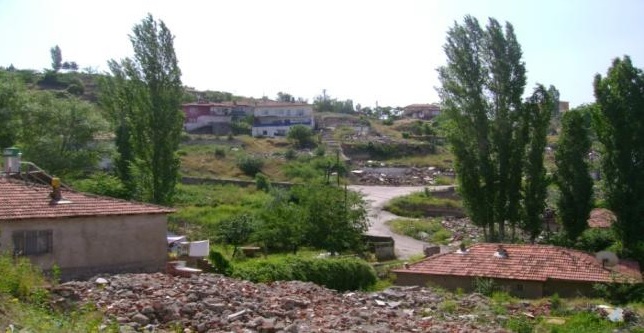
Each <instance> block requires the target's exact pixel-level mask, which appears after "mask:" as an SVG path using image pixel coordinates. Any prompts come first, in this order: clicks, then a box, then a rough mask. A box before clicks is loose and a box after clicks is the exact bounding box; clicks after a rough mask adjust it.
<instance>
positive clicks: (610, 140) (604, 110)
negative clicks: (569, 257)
mask: <svg viewBox="0 0 644 333" xmlns="http://www.w3.org/2000/svg"><path fill="white" fill-rule="evenodd" d="M594 88H595V98H596V103H597V107H598V109H599V112H597V113H596V114H595V117H594V122H593V123H594V124H593V125H594V127H595V132H596V134H597V138H598V139H599V141H600V142H601V143H602V145H603V150H602V151H601V164H602V171H603V175H604V177H603V179H604V190H605V194H606V201H607V203H608V206H609V207H610V209H611V210H613V211H614V212H615V215H616V216H617V221H616V223H615V225H614V226H615V228H616V230H617V233H618V235H619V236H620V238H621V241H622V244H623V246H624V249H625V250H626V252H627V253H629V254H632V255H635V256H636V257H637V258H638V259H639V260H640V261H644V241H642V237H641V233H642V230H644V74H643V73H642V70H641V69H639V68H636V67H634V66H633V64H632V62H631V59H630V58H629V57H628V56H624V58H622V59H620V58H617V59H615V60H614V61H613V64H612V66H611V67H610V68H609V69H608V73H607V74H606V76H605V77H602V76H601V75H599V74H597V76H595V82H594Z"/></svg>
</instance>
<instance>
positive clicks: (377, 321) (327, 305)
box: [52, 273, 506, 333]
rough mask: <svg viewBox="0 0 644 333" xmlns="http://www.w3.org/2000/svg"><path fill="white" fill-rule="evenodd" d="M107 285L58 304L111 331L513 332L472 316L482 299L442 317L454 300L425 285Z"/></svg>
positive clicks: (163, 280) (70, 288)
mask: <svg viewBox="0 0 644 333" xmlns="http://www.w3.org/2000/svg"><path fill="white" fill-rule="evenodd" d="M104 279H105V280H107V283H96V278H94V279H91V280H89V281H72V282H67V283H64V284H61V285H59V286H56V287H53V288H52V293H53V294H54V297H53V298H54V299H59V301H57V304H56V305H57V306H67V307H73V306H77V305H80V304H84V303H89V304H93V305H95V306H96V307H97V308H98V309H99V310H101V311H103V312H104V314H105V316H104V318H105V322H104V323H103V324H104V325H112V324H115V323H116V324H117V325H119V327H120V330H121V331H134V332H142V331H155V332H176V328H177V327H182V328H183V330H184V332H248V333H252V332H266V333H270V332H275V333H277V332H506V331H505V330H504V329H502V328H501V324H500V323H499V321H497V319H496V317H495V316H494V315H493V314H490V315H489V317H488V316H485V315H478V316H476V317H472V316H468V315H467V314H468V311H469V309H473V308H487V307H489V301H488V300H487V298H485V297H482V296H479V295H477V294H472V295H466V296H463V297H460V298H459V299H458V301H457V303H458V307H459V309H462V310H463V311H465V312H461V313H454V314H442V313H440V310H439V305H440V303H441V302H442V301H443V300H444V299H445V297H453V296H445V295H448V294H445V293H441V292H437V291H434V290H432V289H429V288H420V287H392V288H389V289H387V290H385V291H382V292H375V293H365V292H347V293H339V292H337V291H334V290H330V289H327V288H324V287H320V286H318V285H315V284H313V283H308V282H300V281H289V282H273V283H269V284H255V283H251V282H247V281H241V280H235V279H231V278H227V277H224V276H221V275H217V274H201V275H195V276H191V277H175V276H170V275H166V274H162V273H155V274H121V275H114V276H110V277H104ZM101 282H103V281H101ZM60 299H63V301H61V300H60ZM459 315H461V316H459Z"/></svg>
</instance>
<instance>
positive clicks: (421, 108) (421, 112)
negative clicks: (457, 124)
mask: <svg viewBox="0 0 644 333" xmlns="http://www.w3.org/2000/svg"><path fill="white" fill-rule="evenodd" d="M440 114H441V107H440V105H438V104H411V105H407V106H405V107H404V108H403V117H405V118H413V119H424V120H429V119H432V118H434V117H436V116H438V115H440Z"/></svg>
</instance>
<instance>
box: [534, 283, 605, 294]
mask: <svg viewBox="0 0 644 333" xmlns="http://www.w3.org/2000/svg"><path fill="white" fill-rule="evenodd" d="M593 284H594V283H593V282H573V281H561V280H548V281H546V283H545V284H544V287H543V289H544V291H543V294H544V296H550V295H552V294H554V293H557V294H558V295H559V296H561V297H576V296H580V295H585V296H589V295H592V294H593Z"/></svg>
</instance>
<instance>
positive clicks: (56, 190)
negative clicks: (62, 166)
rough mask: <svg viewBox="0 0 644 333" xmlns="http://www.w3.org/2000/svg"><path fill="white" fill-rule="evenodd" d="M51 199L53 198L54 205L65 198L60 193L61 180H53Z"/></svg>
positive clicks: (54, 178) (53, 178)
mask: <svg viewBox="0 0 644 333" xmlns="http://www.w3.org/2000/svg"><path fill="white" fill-rule="evenodd" d="M49 197H51V202H52V203H57V202H58V201H60V200H61V199H62V198H63V194H62V193H61V192H60V178H58V177H52V178H51V193H50V194H49Z"/></svg>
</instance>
